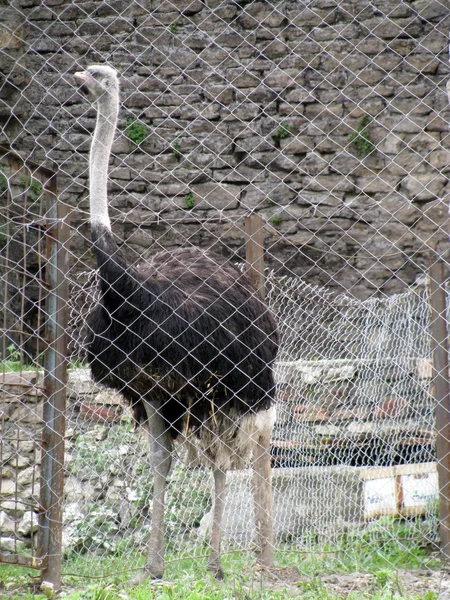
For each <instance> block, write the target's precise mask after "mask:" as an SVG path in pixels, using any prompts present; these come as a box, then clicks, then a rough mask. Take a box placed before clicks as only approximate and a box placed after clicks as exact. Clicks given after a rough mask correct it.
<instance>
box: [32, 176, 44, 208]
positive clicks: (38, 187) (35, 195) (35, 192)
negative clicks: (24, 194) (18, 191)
mask: <svg viewBox="0 0 450 600" xmlns="http://www.w3.org/2000/svg"><path fill="white" fill-rule="evenodd" d="M42 192H43V187H42V183H41V182H40V181H38V180H37V179H34V178H33V177H32V178H31V180H30V186H29V192H28V193H29V196H30V197H31V199H32V200H33V202H37V201H38V200H39V199H40V197H41V196H42Z"/></svg>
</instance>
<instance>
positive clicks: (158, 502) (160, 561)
mask: <svg viewBox="0 0 450 600" xmlns="http://www.w3.org/2000/svg"><path fill="white" fill-rule="evenodd" d="M145 410H146V412H147V417H148V431H149V437H150V440H149V441H150V451H151V460H152V466H153V477H154V482H153V512H152V529H151V534H150V540H149V544H148V548H147V560H146V561H145V567H144V571H143V573H142V574H141V575H140V576H139V578H138V579H139V581H137V583H142V582H143V581H145V580H147V579H148V578H149V577H151V578H152V579H160V578H161V577H162V576H163V573H164V549H165V543H164V496H165V492H166V478H167V475H168V474H169V470H170V465H171V463H172V455H171V448H172V445H171V441H170V437H169V434H168V432H167V428H166V424H165V421H164V419H163V417H162V415H161V412H160V410H161V404H160V403H154V402H145Z"/></svg>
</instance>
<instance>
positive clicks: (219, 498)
mask: <svg viewBox="0 0 450 600" xmlns="http://www.w3.org/2000/svg"><path fill="white" fill-rule="evenodd" d="M213 473H214V509H213V522H212V527H211V553H210V555H209V560H208V570H209V571H211V572H212V573H213V574H214V575H215V576H216V577H217V578H218V579H223V570H222V565H221V563H220V541H221V538H222V516H223V506H224V495H225V484H226V478H227V474H226V473H225V471H222V470H221V469H217V468H214V471H213Z"/></svg>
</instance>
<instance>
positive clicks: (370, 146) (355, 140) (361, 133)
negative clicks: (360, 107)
mask: <svg viewBox="0 0 450 600" xmlns="http://www.w3.org/2000/svg"><path fill="white" fill-rule="evenodd" d="M371 123H372V117H370V116H369V115H364V116H362V117H361V119H360V122H359V125H358V127H357V128H356V131H354V132H353V133H351V134H350V135H349V136H348V140H349V142H350V144H351V146H352V148H353V149H354V151H355V152H356V154H357V155H358V156H360V157H364V156H367V155H368V154H370V153H371V152H372V150H374V149H375V144H374V143H373V141H372V140H371V138H370V124H371Z"/></svg>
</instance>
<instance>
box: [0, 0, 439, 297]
mask: <svg viewBox="0 0 450 600" xmlns="http://www.w3.org/2000/svg"><path fill="white" fill-rule="evenodd" d="M449 19H450V17H449V14H448V9H447V7H446V6H445V4H443V3H441V2H438V1H433V0H426V1H425V0H416V1H412V2H400V1H399V0H387V1H383V2H368V1H364V2H357V3H355V2H348V1H345V0H344V1H342V2H341V1H340V2H337V1H335V0H312V1H308V2H306V1H301V2H298V1H294V0H283V1H282V2H276V3H273V2H257V1H256V2H246V1H239V2H231V1H228V0H223V1H221V0H205V2H200V0H181V1H177V2H168V1H163V2H159V1H158V2H150V1H149V2H145V3H142V2H141V3H137V2H133V1H132V2H125V1H124V0H110V1H109V2H106V3H101V4H100V5H99V3H97V2H93V1H81V0H80V1H78V2H76V3H74V2H72V1H71V0H48V1H47V2H45V5H43V4H42V3H41V2H37V1H36V0H17V1H14V2H12V3H11V6H10V8H9V10H4V11H2V15H1V17H0V20H1V21H2V25H1V27H2V28H1V29H0V39H1V42H2V44H1V49H0V57H1V61H2V70H3V72H4V73H5V76H4V79H3V81H2V84H1V86H0V125H1V126H2V131H1V134H0V141H6V142H9V143H10V144H12V145H13V147H14V148H16V149H17V150H20V151H21V152H23V153H24V154H25V155H26V156H33V157H34V158H35V159H37V160H38V161H45V162H46V163H48V164H56V165H57V166H58V168H59V169H60V174H59V179H58V182H59V183H58V187H59V189H60V198H61V201H64V202H68V203H69V204H70V205H72V206H73V207H74V212H73V215H72V223H73V226H74V228H75V229H77V230H78V231H77V232H75V231H74V235H73V237H72V248H73V251H74V253H75V254H76V256H77V257H78V258H80V259H81V260H82V262H80V263H79V264H78V265H77V269H79V270H82V269H84V268H87V265H90V264H91V259H90V257H89V255H88V254H86V252H85V236H86V235H87V227H86V208H87V203H86V176H87V171H86V169H87V152H88V139H89V136H88V131H90V130H92V128H93V122H94V121H93V119H94V114H93V112H92V111H89V112H86V104H85V102H84V100H81V99H80V96H79V95H77V93H76V91H75V89H74V86H73V83H74V82H73V80H72V79H71V77H70V74H71V73H72V72H73V71H74V70H75V68H76V63H81V64H83V65H85V64H88V63H91V62H94V61H99V62H104V61H106V62H108V63H110V64H112V65H114V66H116V67H117V68H118V69H119V70H120V72H121V73H122V81H123V91H122V102H123V106H122V110H121V118H120V129H121V130H122V131H124V129H125V128H126V123H127V121H128V123H130V121H129V119H133V118H135V119H138V122H140V123H142V124H143V125H145V127H146V128H147V130H148V131H149V132H150V131H151V135H148V137H146V139H145V140H144V141H143V142H142V143H141V144H140V145H139V147H135V145H134V144H133V143H132V142H131V141H130V140H129V139H128V138H127V137H126V136H118V137H117V141H116V143H115V146H114V159H113V161H112V172H111V179H112V184H111V192H110V194H111V197H112V198H113V200H112V213H113V214H112V216H113V219H114V223H115V224H114V229H115V231H116V232H117V233H118V234H119V236H120V237H121V238H122V239H124V241H125V242H126V246H127V249H128V252H129V256H130V257H132V256H133V255H134V253H136V252H137V253H138V254H139V255H142V256H144V257H146V256H148V255H151V254H152V253H153V252H154V251H155V250H156V249H158V248H161V247H167V248H173V247H175V246H177V245H180V244H185V243H193V244H198V245H202V246H215V247H216V248H217V249H219V250H220V251H221V252H223V253H224V254H226V255H236V256H241V257H242V256H243V241H244V235H243V231H242V217H243V215H245V214H248V213H249V212H250V211H256V212H258V213H259V214H261V215H262V216H263V217H264V219H265V220H266V223H267V229H266V248H267V256H266V259H267V263H268V264H269V266H271V267H275V268H277V269H280V270H282V271H284V272H289V273H294V274H297V275H300V276H302V277H304V278H305V279H306V281H308V282H309V283H315V284H321V285H326V286H330V287H334V288H338V289H341V290H342V289H345V290H347V291H348V292H349V293H351V294H354V295H356V296H359V297H366V296H368V295H371V294H373V293H379V292H380V291H382V292H386V293H388V294H390V293H395V292H399V291H401V290H402V289H403V288H404V287H405V285H408V284H411V283H412V282H413V281H414V280H415V279H416V277H417V276H418V274H420V272H421V271H423V269H424V268H425V267H426V264H427V262H428V258H429V256H428V255H429V252H428V243H429V241H430V239H431V238H432V236H433V235H434V234H435V233H436V232H437V238H438V239H439V240H441V241H442V244H443V245H442V246H441V247H442V249H443V248H444V245H445V244H446V236H445V233H444V232H445V221H446V214H447V212H446V210H445V207H444V205H443V203H442V200H443V199H445V195H446V191H447V174H448V170H449V166H448V153H447V150H446V147H447V141H446V140H447V135H448V134H447V131H448V123H447V121H448V114H449V113H448V110H447V98H446V94H445V93H444V86H445V82H446V79H447V78H448V72H449V67H448V57H447V45H448V40H447V36H448V31H449V29H450V20H449ZM365 126H366V130H365V131H363V135H362V136H361V135H360V136H359V137H358V134H357V132H358V131H359V132H360V133H361V131H362V130H363V129H364V127H365ZM280 127H281V129H280ZM355 132H356V133H355ZM220 211H221V212H220ZM220 216H222V218H223V221H222V222H220V221H218V217H220Z"/></svg>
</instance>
